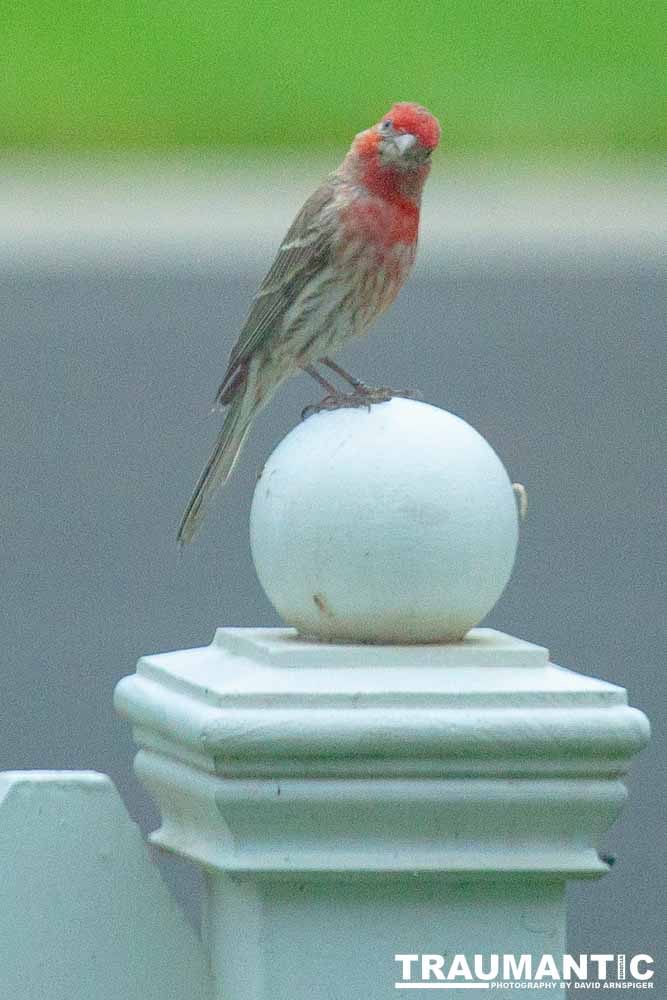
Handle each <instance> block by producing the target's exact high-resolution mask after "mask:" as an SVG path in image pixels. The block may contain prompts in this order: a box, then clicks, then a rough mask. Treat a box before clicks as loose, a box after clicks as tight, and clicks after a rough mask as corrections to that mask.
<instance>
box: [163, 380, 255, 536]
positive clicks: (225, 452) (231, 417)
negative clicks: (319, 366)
mask: <svg viewBox="0 0 667 1000" xmlns="http://www.w3.org/2000/svg"><path fill="white" fill-rule="evenodd" d="M250 381H251V380H248V379H246V380H244V382H243V383H242V384H241V385H239V387H238V390H237V392H236V394H235V396H234V397H233V398H232V399H231V400H230V402H229V406H228V409H227V412H226V414H225V420H224V423H223V425H222V430H221V431H220V434H219V436H218V440H217V441H216V443H215V448H214V449H213V451H212V453H211V456H210V458H209V460H208V462H207V463H206V465H205V466H204V469H203V471H202V474H201V476H200V477H199V480H198V482H197V485H196V486H195V490H194V493H193V494H192V497H191V498H190V502H189V503H188V506H187V507H186V509H185V513H184V514H183V518H182V519H181V523H180V526H179V528H178V535H177V538H178V541H179V542H180V544H181V545H186V544H187V543H188V542H191V541H192V539H193V538H194V536H195V534H196V532H197V530H198V528H199V526H200V524H201V521H202V519H203V517H204V507H205V504H206V502H207V501H208V500H209V499H210V497H211V495H212V494H213V492H214V491H215V489H216V488H217V487H219V486H221V485H222V484H223V483H225V482H226V481H227V479H229V477H230V475H231V474H232V470H233V469H234V466H235V465H236V461H237V459H238V457H239V454H240V452H241V448H242V447H243V444H244V442H245V439H246V437H247V436H248V431H249V430H250V425H251V423H252V421H253V419H254V417H255V416H256V414H257V412H258V410H259V409H260V408H261V406H263V405H264V401H262V402H261V403H259V402H258V401H257V398H256V393H255V386H254V384H252V385H251V384H249V382H250ZM252 381H253V382H254V380H252Z"/></svg>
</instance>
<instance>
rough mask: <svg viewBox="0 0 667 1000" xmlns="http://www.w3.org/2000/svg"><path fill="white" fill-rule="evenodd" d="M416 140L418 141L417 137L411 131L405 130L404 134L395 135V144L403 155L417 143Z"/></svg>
mask: <svg viewBox="0 0 667 1000" xmlns="http://www.w3.org/2000/svg"><path fill="white" fill-rule="evenodd" d="M416 142H417V137H416V136H415V135H412V133H410V132H405V133H403V135H395V136H394V145H395V146H396V148H397V149H398V151H399V153H400V154H401V156H405V154H406V153H407V152H409V150H411V149H412V147H413V146H414V145H415V143H416Z"/></svg>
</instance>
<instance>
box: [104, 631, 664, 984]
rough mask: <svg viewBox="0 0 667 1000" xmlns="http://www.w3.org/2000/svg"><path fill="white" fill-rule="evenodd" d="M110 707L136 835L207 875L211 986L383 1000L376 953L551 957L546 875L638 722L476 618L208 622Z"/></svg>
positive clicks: (552, 887) (601, 691) (619, 797)
mask: <svg viewBox="0 0 667 1000" xmlns="http://www.w3.org/2000/svg"><path fill="white" fill-rule="evenodd" d="M117 705H118V708H119V709H120V711H121V712H122V714H124V715H126V716H127V717H128V718H130V719H131V720H132V722H133V724H134V726H135V734H136V738H137V740H138V742H139V743H140V745H141V747H142V749H141V751H140V753H139V754H138V756H137V760H136V768H137V773H138V775H139V777H140V779H141V780H142V781H143V782H144V784H145V785H146V787H147V788H148V789H149V790H150V792H151V793H152V795H153V796H154V798H155V799H156V801H157V802H158V804H159V807H160V809H161V811H162V817H163V820H162V827H161V828H160V830H158V831H157V833H155V834H154V835H153V838H152V839H153V840H154V841H155V842H156V843H158V844H160V845H162V846H163V847H165V848H167V849H169V850H171V851H174V852H176V853H177V854H179V855H181V856H183V857H186V858H190V859H192V860H194V861H196V862H198V863H200V864H201V865H203V866H204V868H205V870H206V872H207V873H208V878H207V898H206V902H205V925H206V934H207V941H208V946H209V949H210V953H211V958H212V964H213V970H214V976H215V981H216V984H217V985H216V988H217V990H218V992H217V994H216V995H217V996H218V997H219V998H221V1000H222V998H224V1000H269V998H272V1000H307V998H308V1000H320V998H322V1000H325V998H326V1000H357V998H358V1000H381V998H382V1000H384V998H386V997H388V996H390V995H392V993H391V991H392V989H393V986H394V982H395V981H397V980H400V979H401V972H402V966H401V964H400V963H397V962H396V961H395V958H394V956H395V955H396V954H419V955H421V954H424V953H434V954H442V953H443V952H447V953H449V954H452V953H457V952H462V953H468V954H471V953H477V952H479V953H485V954H488V953H500V954H503V953H517V954H518V955H521V954H525V953H529V954H532V955H541V954H542V953H551V954H555V955H557V954H558V953H559V952H561V951H562V949H563V946H564V936H565V909H564V893H565V882H566V880H567V879H568V878H586V877H595V876H598V875H601V874H603V873H604V872H605V871H606V865H605V864H604V863H603V862H601V861H600V859H599V857H598V854H597V850H596V844H597V843H598V841H599V838H600V836H601V835H602V833H603V832H604V831H605V830H606V829H607V827H608V826H609V825H610V824H611V823H612V822H613V820H614V818H615V817H616V815H617V814H618V812H619V810H620V808H621V805H622V803H623V800H624V797H625V789H624V786H623V784H622V781H621V775H622V774H623V773H624V771H625V769H626V766H627V763H628V759H629V757H630V756H631V755H632V754H633V753H635V752H636V751H638V750H639V749H640V748H641V747H642V746H643V745H644V743H645V742H646V739H647V725H646V720H645V718H644V716H643V715H642V714H641V713H640V712H639V711H637V710H635V709H632V708H629V707H628V706H627V704H626V697H625V692H624V690H623V689H621V688H618V687H615V686H613V685H611V684H606V683H604V682H602V681H599V680H595V679H592V678H589V677H584V676H582V675H580V674H576V673H573V672H571V671H568V670H563V669H562V668H560V667H557V666H554V665H552V664H550V663H549V662H548V657H547V653H546V650H544V649H542V648H540V647H538V646H533V645H530V644H528V643H524V642H521V641H519V640H516V639H512V638H511V637H509V636H505V635H502V634H500V633H498V632H493V631H490V630H486V629H478V630H474V631H473V632H472V633H471V634H470V635H469V636H468V638H467V639H466V640H465V641H464V642H463V643H461V644H457V645H442V646H424V647H386V646H385V647H359V646H347V645H346V646H335V645H334V646H322V645H318V644H314V643H313V644H309V643H304V642H303V641H301V640H300V639H298V638H295V637H294V635H293V634H292V633H291V631H289V630H271V629H266V630H261V629H260V630H245V629H221V630H219V631H218V633H217V635H216V638H215V640H214V642H213V644H212V645H211V646H210V647H206V648H203V649H194V650H188V651H184V652H178V653H168V654H165V655H158V656H150V657H146V658H144V659H143V660H141V661H140V663H139V667H138V671H137V674H136V675H135V676H133V677H129V678H126V679H125V680H124V681H122V682H121V684H120V686H119V688H118V692H117ZM413 971H414V970H413ZM495 992H496V993H497V994H498V995H499V996H505V993H504V992H503V991H495ZM509 995H510V993H509V992H508V993H507V996H509Z"/></svg>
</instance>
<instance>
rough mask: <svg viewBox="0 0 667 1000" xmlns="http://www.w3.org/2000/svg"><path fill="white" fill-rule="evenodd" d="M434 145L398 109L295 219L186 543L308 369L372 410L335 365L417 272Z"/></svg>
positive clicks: (181, 535) (416, 117)
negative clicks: (250, 442)
mask: <svg viewBox="0 0 667 1000" xmlns="http://www.w3.org/2000/svg"><path fill="white" fill-rule="evenodd" d="M439 139H440V126H439V124H438V121H437V119H436V118H434V116H433V115H432V114H430V112H429V111H427V110H426V108H422V107H420V106H419V105H417V104H409V103H400V104H395V105H394V106H393V108H392V109H391V111H389V112H388V113H387V114H386V115H385V116H384V117H383V118H382V120H381V121H380V122H379V123H378V124H377V125H373V126H372V127H371V128H369V129H367V130H366V131H365V132H360V133H359V134H358V135H357V136H356V138H355V139H354V142H353V143H352V146H351V148H350V151H349V152H348V154H347V156H346V157H345V159H344V160H343V162H342V163H341V165H340V167H339V168H338V169H337V170H336V171H335V172H334V173H333V174H331V175H330V177H329V178H328V179H327V180H326V181H325V182H324V184H322V186H321V187H319V188H318V189H317V191H315V193H314V194H313V195H311V197H310V198H309V199H308V201H307V202H306V203H305V205H304V206H303V208H302V209H301V211H300V212H299V214H298V215H297V217H296V219H295V220H294V222H293V223H292V226H291V228H290V229H289V231H288V233H287V236H286V237H285V239H284V240H283V243H282V245H281V247H280V249H279V251H278V254H277V256H276V259H275V260H274V262H273V265H272V267H271V269H270V271H269V273H268V274H267V276H266V277H265V279H264V281H263V282H262V284H261V286H260V289H259V291H258V292H257V295H256V296H255V299H254V301H253V303H252V306H251V308H250V313H249V315H248V318H247V320H246V322H245V324H244V326H243V329H242V330H241V334H240V336H239V339H238V342H237V343H236V346H235V347H234V350H233V351H232V353H231V357H230V359H229V366H228V368H227V374H226V375H225V378H224V381H223V383H222V385H221V386H220V388H219V390H218V393H217V396H216V402H217V403H218V404H219V405H221V406H226V407H227V412H226V414H225V419H224V423H223V426H222V430H221V432H220V435H219V437H218V440H217V443H216V445H215V448H214V450H213V453H212V455H211V457H210V458H209V460H208V462H207V463H206V467H205V469H204V471H203V472H202V474H201V476H200V478H199V482H198V483H197V486H196V487H195V491H194V494H193V496H192V499H191V500H190V502H189V504H188V506H187V509H186V511H185V514H184V515H183V519H182V521H181V524H180V527H179V529H178V540H179V541H180V542H181V543H185V542H189V541H191V539H192V538H193V536H194V534H195V532H196V530H197V528H198V526H199V523H200V521H201V518H202V515H203V509H204V503H205V501H206V500H207V499H208V498H209V496H210V494H211V493H212V491H213V490H214V489H215V487H216V486H218V485H220V484H221V483H224V482H225V480H227V479H228V477H229V475H230V474H231V472H232V469H233V467H234V464H235V462H236V460H237V458H238V455H239V452H240V450H241V447H242V445H243V442H244V441H245V438H246V436H247V434H248V431H249V429H250V426H251V424H252V421H253V420H254V418H255V416H256V415H257V414H258V413H259V411H260V410H261V409H262V408H263V407H264V406H266V404H267V403H268V402H269V400H270V399H271V398H272V396H273V394H274V393H275V391H276V389H277V388H278V386H279V385H280V384H281V382H283V381H284V380H285V379H286V378H288V377H289V376H290V375H292V374H294V373H295V372H297V371H299V370H305V371H306V372H308V373H309V374H310V375H312V376H313V378H315V379H316V380H317V381H318V382H319V383H320V384H321V385H323V386H324V387H325V388H326V389H327V390H328V391H329V392H332V390H333V387H332V386H331V384H330V383H329V382H327V381H326V380H325V379H324V378H323V376H322V375H321V374H320V373H319V372H318V370H317V369H316V368H315V367H314V365H313V362H315V361H321V362H322V363H324V364H326V365H327V366H328V367H329V368H331V369H332V370H333V371H335V372H336V373H337V374H338V375H341V376H342V377H343V378H344V379H346V380H347V381H348V382H349V383H350V384H351V385H352V386H353V388H354V393H353V394H350V395H349V396H348V397H347V399H351V398H352V397H353V396H354V398H355V399H360V398H361V399H362V400H363V399H365V400H366V401H372V399H373V390H370V389H368V387H366V386H364V384H363V383H361V382H359V381H357V380H356V379H354V378H352V376H349V375H348V374H347V373H346V372H345V371H344V370H343V369H342V368H340V367H339V366H338V365H336V364H335V363H334V362H333V361H331V360H330V359H329V357H328V355H329V354H331V353H333V352H334V351H336V350H337V349H338V348H339V347H341V346H342V345H343V344H344V343H345V341H346V340H348V339H349V338H350V337H353V336H355V335H358V334H362V333H365V332H366V330H367V329H368V327H369V326H370V324H371V323H372V322H373V320H375V319H376V318H377V317H378V316H379V315H380V314H381V313H382V312H384V310H385V309H386V308H387V307H388V306H389V305H391V303H392V302H393V301H394V299H395V298H396V295H397V294H398V292H399V290H400V288H401V286H402V285H403V282H404V281H405V279H406V278H407V277H408V275H409V273H410V271H411V270H412V266H413V264H414V260H415V253H416V249H417V231H418V227H419V208H420V202H421V193H422V188H423V186H424V182H425V180H426V178H427V176H428V174H429V171H430V167H431V164H430V156H431V153H432V152H433V150H434V149H435V148H436V146H437V145H438V142H439ZM384 398H388V396H385V397H384ZM335 402H336V401H335V399H334V405H335ZM342 403H343V405H344V403H345V400H342Z"/></svg>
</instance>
